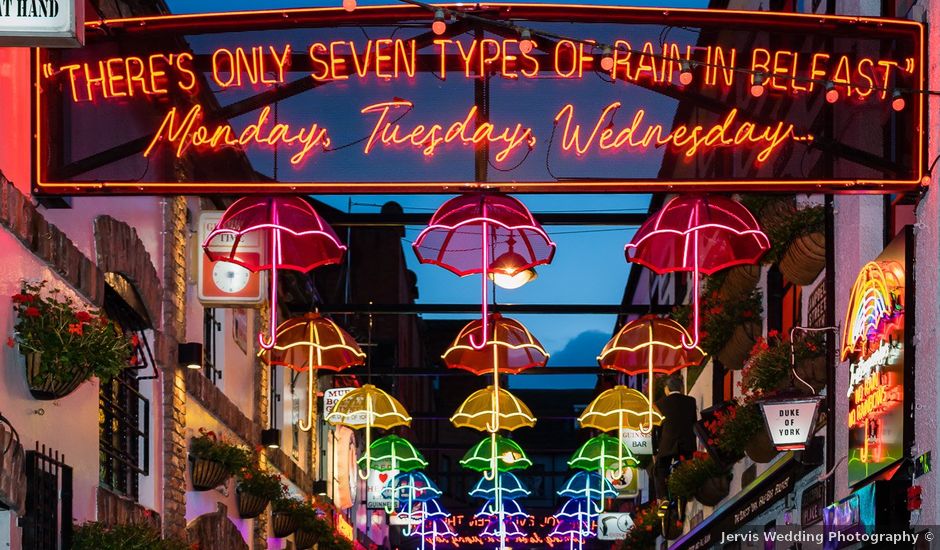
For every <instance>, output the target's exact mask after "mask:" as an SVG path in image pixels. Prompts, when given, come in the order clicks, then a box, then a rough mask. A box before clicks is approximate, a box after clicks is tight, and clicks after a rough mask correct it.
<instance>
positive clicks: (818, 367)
mask: <svg viewBox="0 0 940 550" xmlns="http://www.w3.org/2000/svg"><path fill="white" fill-rule="evenodd" d="M794 370H795V371H796V375H797V376H799V377H800V378H801V379H802V380H803V381H805V382H806V383H808V384H809V385H810V386H812V387H813V391H814V392H815V393H819V391H820V390H821V389H823V388H825V387H826V357H825V356H824V355H823V356H820V357H811V358H808V359H805V360H803V361H797V362H796V365H795V368H794ZM799 385H801V384H799ZM807 389H808V388H807Z"/></svg>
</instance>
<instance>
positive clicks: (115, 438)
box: [98, 273, 156, 501]
mask: <svg viewBox="0 0 940 550" xmlns="http://www.w3.org/2000/svg"><path fill="white" fill-rule="evenodd" d="M105 280H106V282H107V284H106V285H105V296H104V311H105V314H107V316H108V318H110V319H111V320H112V321H114V322H115V323H116V324H117V325H118V326H119V327H120V328H121V330H122V331H124V333H125V334H126V335H127V337H128V338H130V339H131V342H132V344H133V352H132V355H131V360H130V364H129V365H128V367H127V368H126V369H124V370H123V371H121V373H120V374H119V375H117V376H115V377H114V378H113V379H111V381H110V382H104V381H102V382H101V387H100V390H99V393H98V420H99V425H98V436H99V452H100V471H99V474H100V475H99V478H100V483H101V486H102V487H104V488H106V489H108V490H110V491H112V492H114V493H116V494H119V495H121V496H124V497H127V498H130V499H132V500H135V501H136V500H137V499H138V498H139V496H140V476H141V475H149V473H150V472H149V470H150V400H149V399H147V398H146V397H145V396H144V395H143V394H142V393H141V391H140V382H141V381H142V380H152V379H154V378H156V364H155V362H154V359H153V352H152V350H151V348H150V343H149V341H148V339H147V332H148V330H149V329H150V328H151V325H150V321H149V319H148V318H147V314H146V310H145V309H144V308H143V304H142V302H141V301H140V298H139V296H138V295H137V292H136V291H135V290H134V288H133V286H132V285H131V284H130V283H129V282H128V281H127V280H126V279H124V278H123V277H121V276H119V275H114V274H112V273H109V274H107V275H106V276H105Z"/></svg>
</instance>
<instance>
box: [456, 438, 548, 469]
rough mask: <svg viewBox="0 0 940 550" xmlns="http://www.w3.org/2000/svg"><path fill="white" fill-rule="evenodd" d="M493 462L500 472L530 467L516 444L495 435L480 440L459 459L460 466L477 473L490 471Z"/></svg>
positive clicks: (530, 463)
mask: <svg viewBox="0 0 940 550" xmlns="http://www.w3.org/2000/svg"><path fill="white" fill-rule="evenodd" d="M494 457H495V461H494ZM494 462H495V466H496V469H497V470H499V471H500V472H508V471H510V470H525V469H526V468H528V467H529V466H531V465H532V461H531V460H529V457H527V456H526V455H525V451H523V450H522V447H520V446H519V444H518V443H516V442H515V441H513V440H512V439H509V438H508V437H503V436H501V435H497V434H493V435H492V436H491V437H487V438H486V439H483V440H481V441H480V442H479V443H477V444H476V445H474V446H473V448H472V449H470V450H469V451H467V454H465V455H464V456H463V458H462V459H460V465H461V466H463V467H464V468H467V469H470V470H476V471H478V472H485V471H487V470H492V469H493V466H494Z"/></svg>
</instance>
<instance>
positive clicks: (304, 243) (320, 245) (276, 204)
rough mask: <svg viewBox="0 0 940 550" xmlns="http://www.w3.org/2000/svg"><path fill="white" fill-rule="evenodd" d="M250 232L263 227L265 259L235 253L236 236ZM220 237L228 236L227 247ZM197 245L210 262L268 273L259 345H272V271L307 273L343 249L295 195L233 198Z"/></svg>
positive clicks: (337, 256)
mask: <svg viewBox="0 0 940 550" xmlns="http://www.w3.org/2000/svg"><path fill="white" fill-rule="evenodd" d="M252 231H263V232H264V233H265V234H264V238H265V239H268V242H269V248H268V255H267V261H261V262H259V263H255V262H249V261H245V260H243V259H241V257H240V256H239V255H238V246H239V244H240V243H241V242H242V237H244V236H245V234H247V233H251V232H252ZM222 239H231V240H232V242H231V247H229V246H228V243H227V242H225V241H223V240H222ZM222 242H225V245H226V249H225V250H223V251H219V250H212V249H211V247H212V246H213V245H216V246H217V245H218V244H219V243H222ZM202 247H203V249H204V250H205V251H206V255H207V256H208V257H209V259H210V260H212V261H222V262H231V263H234V264H238V265H240V266H242V267H244V268H246V269H250V270H251V271H261V270H270V271H271V281H270V291H271V315H270V318H269V319H268V328H269V331H270V340H269V341H266V340H265V338H264V335H263V334H259V335H258V342H259V343H260V344H261V347H262V348H264V349H271V348H272V347H274V343H275V340H276V334H275V327H276V326H277V270H278V269H290V270H293V271H300V272H307V271H310V270H311V269H313V268H315V267H319V266H321V265H327V264H336V263H339V262H340V261H341V260H342V258H343V253H344V252H345V251H346V245H344V244H342V243H341V242H340V241H339V238H338V237H337V236H336V233H334V232H333V228H331V227H330V226H329V225H328V224H327V223H326V222H325V221H323V219H322V218H321V217H320V215H319V214H317V212H316V210H314V209H313V206H311V205H310V203H308V202H307V201H305V200H303V199H302V198H300V197H267V198H259V197H245V198H241V199H238V200H237V201H235V203H234V204H232V206H230V207H228V210H226V211H225V213H224V214H223V215H222V219H220V220H219V223H218V224H216V226H215V229H213V230H212V232H211V233H209V235H208V236H207V237H206V242H204V243H203V245H202Z"/></svg>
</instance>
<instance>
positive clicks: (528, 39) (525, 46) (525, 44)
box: [519, 29, 535, 53]
mask: <svg viewBox="0 0 940 550" xmlns="http://www.w3.org/2000/svg"><path fill="white" fill-rule="evenodd" d="M534 46H535V44H533V43H532V33H531V32H530V31H529V29H523V30H522V34H521V35H520V40H519V51H520V52H522V53H529V52H531V51H532V48H533V47H534Z"/></svg>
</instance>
